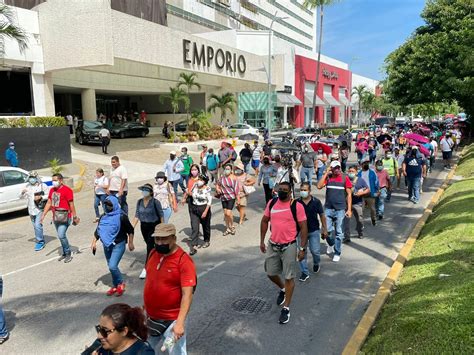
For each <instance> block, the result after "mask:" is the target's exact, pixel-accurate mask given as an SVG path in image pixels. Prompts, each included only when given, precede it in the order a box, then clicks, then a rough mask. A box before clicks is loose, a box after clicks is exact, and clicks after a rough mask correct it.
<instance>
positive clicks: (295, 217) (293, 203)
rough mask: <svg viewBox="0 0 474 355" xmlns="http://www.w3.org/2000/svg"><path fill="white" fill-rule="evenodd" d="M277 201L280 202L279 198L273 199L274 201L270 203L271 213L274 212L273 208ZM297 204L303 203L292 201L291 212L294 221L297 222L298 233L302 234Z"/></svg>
mask: <svg viewBox="0 0 474 355" xmlns="http://www.w3.org/2000/svg"><path fill="white" fill-rule="evenodd" d="M277 201H278V197H274V198H272V200H271V201H270V206H269V210H270V211H271V210H272V208H273V206H275V204H276V203H277ZM297 203H301V201H299V200H295V199H292V200H291V203H290V210H291V214H292V215H293V219H294V220H295V223H296V231H297V232H298V233H299V232H300V225H299V223H298V217H297V216H296V204H297Z"/></svg>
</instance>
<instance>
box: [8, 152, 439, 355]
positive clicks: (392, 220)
mask: <svg viewBox="0 0 474 355" xmlns="http://www.w3.org/2000/svg"><path fill="white" fill-rule="evenodd" d="M84 156H85V155H84ZM351 158H352V160H354V156H353V155H351ZM84 159H85V158H84ZM144 165H146V164H144ZM439 165H441V164H440V163H439V164H438V166H436V167H435V168H434V169H433V172H432V174H431V175H429V177H428V178H427V179H426V181H425V185H424V189H423V191H424V193H423V194H422V198H421V201H420V204H418V205H413V204H412V203H411V202H408V201H407V199H406V191H405V190H404V189H401V190H397V191H396V192H395V193H394V194H393V197H392V200H391V202H390V203H387V204H386V205H385V208H386V213H385V218H384V219H383V220H382V221H379V222H378V223H377V226H375V227H374V226H372V225H371V224H370V219H369V218H366V223H365V238H364V239H357V238H356V237H353V238H352V242H351V243H350V244H346V245H344V247H343V251H342V257H341V261H340V262H339V263H334V262H332V261H331V259H330V258H329V257H328V256H327V255H326V254H325V250H326V247H325V243H324V242H322V243H321V246H322V247H321V254H322V255H321V271H320V272H319V273H318V274H316V275H315V274H313V273H310V279H309V280H308V281H306V282H305V283H301V282H298V281H296V283H297V284H296V289H295V294H294V296H293V301H292V305H291V320H290V322H289V323H288V324H286V325H280V324H279V323H278V317H279V314H280V307H279V306H277V305H276V302H275V301H276V297H277V291H278V290H277V288H276V287H275V286H274V285H273V284H272V283H271V282H270V281H269V280H268V279H267V277H266V275H265V272H264V270H263V261H264V257H265V256H264V255H263V254H262V253H261V252H260V250H259V238H260V233H259V228H260V219H261V216H262V212H263V208H264V202H263V201H264V200H263V198H262V197H263V191H262V189H261V188H258V189H257V192H255V193H254V194H252V195H251V196H250V198H249V206H248V208H247V210H248V212H247V216H248V221H246V222H245V224H244V225H242V226H238V227H237V234H236V235H235V236H225V237H224V236H222V232H223V231H224V223H223V214H222V208H221V205H220V202H219V201H217V200H214V203H213V206H212V234H211V246H210V248H208V249H199V251H198V253H197V254H196V255H195V256H194V257H193V259H194V261H195V263H196V267H197V273H198V285H197V289H196V293H195V296H194V300H193V305H192V307H191V312H190V315H189V319H188V324H187V343H188V344H187V345H188V351H189V353H190V354H224V353H229V352H233V353H238V354H255V353H260V354H275V353H276V354H290V353H291V354H339V353H341V351H342V349H343V348H344V345H345V343H346V342H347V340H348V339H349V337H350V335H351V334H352V332H353V330H354V328H355V326H356V325H357V323H358V321H359V319H360V318H361V316H362V314H363V312H364V311H365V309H366V307H367V305H368V303H369V302H370V299H371V296H372V295H373V294H374V293H375V292H376V290H377V288H378V287H379V285H380V283H381V282H382V280H383V278H384V277H385V276H386V273H387V271H388V269H389V268H390V266H391V265H392V262H393V260H394V259H395V257H396V255H397V253H398V250H399V249H400V248H401V246H402V244H403V242H404V241H405V239H406V237H407V235H408V233H409V232H410V230H411V228H413V226H414V225H415V223H416V222H417V219H418V218H419V217H420V216H421V214H422V211H423V209H424V207H425V206H426V205H427V204H428V203H429V199H430V198H431V196H432V195H433V194H434V193H435V192H436V190H437V188H438V187H439V186H440V185H441V183H442V181H443V179H444V177H445V176H446V171H442V169H440V166H439ZM160 167H161V164H160V165H159V166H158V165H157V167H156V168H157V169H156V171H157V170H159V168H160ZM156 171H150V173H149V176H150V179H148V180H146V181H134V182H132V183H131V184H130V187H129V190H130V191H129V196H128V201H129V206H130V212H129V216H130V217H132V216H133V214H134V212H135V204H136V201H137V199H138V198H139V191H138V190H137V187H138V186H140V185H142V184H143V183H144V182H152V178H153V177H154V174H155V173H156ZM402 185H403V183H402ZM312 192H313V194H315V195H316V196H318V197H319V198H322V201H323V202H324V190H322V191H318V192H316V187H315V186H314V185H313V190H312ZM75 201H76V209H77V210H78V215H79V216H80V217H81V223H80V225H79V226H76V227H74V226H71V227H70V228H69V231H68V237H69V241H70V243H71V245H72V246H73V251H74V259H73V260H72V262H71V263H69V264H64V263H62V262H58V261H57V258H58V255H59V254H58V253H59V246H60V244H59V241H58V240H57V237H56V233H55V231H54V228H53V226H52V225H51V224H49V221H50V220H51V215H49V216H48V217H47V219H46V220H47V223H46V222H45V234H46V241H47V245H46V247H45V249H43V250H42V251H40V252H37V253H35V252H34V251H33V247H34V234H33V228H32V226H31V223H30V221H29V217H28V216H27V215H25V214H21V213H16V214H14V215H11V216H3V217H2V219H1V222H0V260H1V264H0V274H2V275H3V277H4V294H3V303H4V310H5V314H6V321H7V326H8V328H9V330H10V332H11V337H10V340H9V341H8V342H6V343H5V344H3V345H2V353H4V354H78V353H80V352H81V351H82V350H83V349H84V347H85V346H86V345H88V344H90V343H92V341H93V340H94V339H95V337H96V333H95V330H94V325H96V324H98V319H99V315H100V312H101V311H102V309H104V308H105V307H106V306H107V305H109V304H111V303H114V302H125V303H128V304H130V305H134V306H136V305H138V306H140V305H142V304H143V301H142V291H143V284H144V281H143V280H140V279H139V278H138V275H139V273H140V272H141V270H142V268H143V262H144V260H145V243H144V241H143V239H142V236H141V233H140V231H139V228H137V229H136V234H135V241H136V242H135V245H136V250H135V251H133V252H129V251H128V250H127V251H126V253H125V255H124V258H123V259H122V262H121V264H120V268H121V270H122V272H123V273H124V274H125V280H126V284H127V288H126V291H125V293H124V295H123V296H122V297H120V298H117V297H107V296H106V295H105V292H106V291H107V289H108V287H109V285H110V283H111V278H110V274H109V271H108V269H107V265H106V262H105V258H104V255H103V252H102V248H101V247H100V246H99V248H98V251H97V254H96V255H95V256H94V255H92V253H91V251H90V249H89V245H90V242H91V239H92V235H93V232H94V229H95V226H96V225H95V224H94V223H93V219H94V211H93V196H92V192H91V191H90V190H89V191H87V190H86V191H83V192H81V193H79V194H77V195H76V198H75ZM366 212H367V211H366ZM235 214H236V212H235V211H234V215H235ZM170 222H171V223H174V224H175V225H176V227H177V230H178V232H179V235H178V241H179V243H180V245H181V246H184V248H185V250H187V247H186V243H185V242H183V239H185V238H186V237H187V236H189V235H190V231H191V228H190V223H189V216H188V212H187V208H186V207H184V206H181V205H180V209H179V211H178V213H177V214H175V215H173V216H172V217H171V221H170ZM354 232H355V231H354V229H353V234H355V233H354ZM268 237H269V235H267V238H268ZM309 260H311V256H309ZM310 262H311V261H310ZM243 298H253V299H252V300H251V301H252V302H253V307H247V308H245V307H244V306H245V301H246V300H243Z"/></svg>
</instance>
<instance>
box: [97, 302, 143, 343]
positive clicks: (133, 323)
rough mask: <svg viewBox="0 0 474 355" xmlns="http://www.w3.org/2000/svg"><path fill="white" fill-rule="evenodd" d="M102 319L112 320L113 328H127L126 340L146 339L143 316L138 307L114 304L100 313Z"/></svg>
mask: <svg viewBox="0 0 474 355" xmlns="http://www.w3.org/2000/svg"><path fill="white" fill-rule="evenodd" d="M102 316H103V317H108V318H110V319H111V320H112V323H113V324H114V327H115V328H117V329H118V330H121V329H123V328H125V327H127V328H128V333H127V337H128V338H138V339H140V340H142V341H146V340H147V338H148V328H147V326H146V323H145V314H144V313H143V310H142V309H141V308H140V307H130V306H129V305H128V304H125V303H115V304H111V305H110V306H108V307H106V308H105V309H104V310H103V311H102Z"/></svg>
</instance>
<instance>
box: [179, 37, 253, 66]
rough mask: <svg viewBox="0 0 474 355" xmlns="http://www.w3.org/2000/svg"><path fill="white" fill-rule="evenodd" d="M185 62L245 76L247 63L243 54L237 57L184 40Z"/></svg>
mask: <svg viewBox="0 0 474 355" xmlns="http://www.w3.org/2000/svg"><path fill="white" fill-rule="evenodd" d="M183 62H184V63H185V64H193V65H198V66H201V67H206V66H207V67H208V68H209V67H210V66H215V67H216V68H217V69H220V70H225V71H226V72H228V73H230V74H232V73H236V72H237V73H239V74H245V71H246V70H247V62H246V61H245V57H244V56H243V55H242V54H239V55H237V54H236V53H232V52H229V51H227V50H226V51H225V50H223V49H221V48H218V49H215V48H213V47H211V46H206V45H204V44H201V45H199V44H197V43H196V42H192V41H189V40H187V39H183Z"/></svg>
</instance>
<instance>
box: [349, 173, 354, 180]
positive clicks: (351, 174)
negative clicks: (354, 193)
mask: <svg viewBox="0 0 474 355" xmlns="http://www.w3.org/2000/svg"><path fill="white" fill-rule="evenodd" d="M347 175H348V176H349V179H351V180H354V178H355V177H356V174H354V173H349V174H347Z"/></svg>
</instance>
